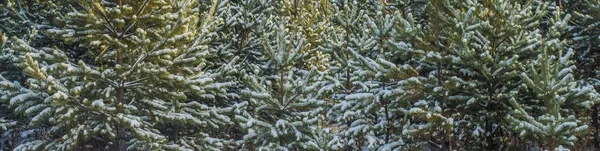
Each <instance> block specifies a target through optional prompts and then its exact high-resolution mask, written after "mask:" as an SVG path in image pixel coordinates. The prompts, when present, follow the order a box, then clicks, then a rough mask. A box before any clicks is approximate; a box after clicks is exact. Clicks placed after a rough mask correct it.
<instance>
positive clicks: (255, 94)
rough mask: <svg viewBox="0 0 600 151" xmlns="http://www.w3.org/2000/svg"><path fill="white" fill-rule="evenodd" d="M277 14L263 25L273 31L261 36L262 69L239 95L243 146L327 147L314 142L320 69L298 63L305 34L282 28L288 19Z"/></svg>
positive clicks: (319, 128) (247, 79)
mask: <svg viewBox="0 0 600 151" xmlns="http://www.w3.org/2000/svg"><path fill="white" fill-rule="evenodd" d="M273 18H275V17H273ZM277 18H278V19H269V20H267V22H266V24H267V25H265V26H268V27H271V29H272V30H271V31H269V32H267V33H264V35H263V36H262V38H263V39H261V42H262V47H261V48H262V50H263V54H264V56H262V57H261V58H260V61H262V62H258V63H257V64H259V65H260V67H261V68H260V69H256V70H255V71H254V73H252V74H248V75H246V76H245V77H244V84H245V85H246V87H247V88H246V89H244V90H242V98H244V99H247V100H248V103H249V109H250V110H249V112H250V114H248V115H245V116H237V120H239V121H241V123H240V126H241V127H242V128H243V129H244V130H245V132H246V135H245V136H244V139H243V140H242V141H243V142H244V148H246V147H247V148H250V149H255V150H269V149H277V150H298V149H300V150H325V148H324V147H325V146H319V143H318V142H317V141H319V140H322V139H319V138H317V137H318V136H322V135H320V134H318V133H322V132H323V130H322V129H323V128H324V127H322V126H321V125H320V124H318V121H322V120H323V116H322V114H320V112H321V110H322V105H323V103H324V102H323V100H321V99H320V98H319V96H318V95H317V93H315V92H316V91H317V90H318V87H317V85H316V84H315V83H316V82H317V81H315V80H316V78H318V75H319V74H318V72H317V71H316V68H315V67H313V68H311V69H303V68H299V67H297V65H298V62H299V60H301V59H304V58H305V56H306V55H305V54H306V53H301V52H300V50H301V49H302V47H304V46H305V43H304V41H305V39H304V38H302V35H301V34H300V33H297V32H292V31H291V30H290V29H289V28H287V27H285V25H286V23H287V21H288V19H289V18H287V17H277ZM274 20H276V21H274Z"/></svg>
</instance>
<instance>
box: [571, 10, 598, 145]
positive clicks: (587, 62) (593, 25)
mask: <svg viewBox="0 0 600 151" xmlns="http://www.w3.org/2000/svg"><path fill="white" fill-rule="evenodd" d="M564 6H566V13H568V14H570V15H571V16H573V18H572V19H571V22H570V24H569V27H568V28H567V29H568V36H569V39H571V40H570V41H569V47H570V48H572V49H573V51H574V53H575V55H574V57H573V59H574V60H575V61H576V62H575V65H576V66H577V71H573V72H574V73H573V74H574V76H575V78H576V79H580V80H584V81H586V82H589V83H590V84H592V85H593V86H594V88H595V89H596V90H598V89H600V82H599V80H600V76H599V74H598V69H597V67H598V65H599V64H598V63H599V59H600V55H599V53H598V52H599V50H600V38H599V37H598V35H600V30H599V29H598V26H599V25H600V17H599V16H600V1H597V0H583V1H566V2H564ZM592 108H593V109H592V112H591V115H590V116H591V118H592V121H591V126H592V127H593V130H594V131H593V132H594V137H593V139H594V140H593V142H588V143H592V144H594V148H596V149H598V148H600V124H599V122H600V115H599V114H598V111H599V110H600V105H595V106H593V107H592Z"/></svg>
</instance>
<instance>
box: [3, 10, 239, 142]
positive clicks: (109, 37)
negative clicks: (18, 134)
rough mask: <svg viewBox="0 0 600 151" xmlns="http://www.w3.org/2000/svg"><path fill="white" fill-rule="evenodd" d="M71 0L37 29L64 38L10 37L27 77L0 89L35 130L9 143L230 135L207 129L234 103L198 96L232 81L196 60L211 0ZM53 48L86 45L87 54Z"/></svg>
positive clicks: (214, 21) (212, 22)
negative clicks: (53, 22) (36, 41)
mask: <svg viewBox="0 0 600 151" xmlns="http://www.w3.org/2000/svg"><path fill="white" fill-rule="evenodd" d="M72 4H78V5H71V6H73V8H74V9H72V10H71V12H69V13H66V14H63V15H65V17H64V18H62V19H60V20H59V22H60V23H62V26H60V27H57V28H54V29H48V30H44V31H40V32H44V33H45V34H48V35H49V36H50V37H52V38H53V39H56V40H58V41H61V42H64V43H68V44H76V45H74V47H71V48H61V47H57V46H56V45H52V44H49V45H43V46H35V45H31V44H30V43H28V41H25V40H22V39H19V38H17V37H13V38H11V44H10V46H9V47H10V48H9V49H10V50H13V51H15V52H18V53H19V54H20V57H19V60H20V61H21V67H22V68H23V69H25V72H26V73H27V75H28V76H30V77H31V78H29V79H27V82H26V86H22V87H20V88H16V89H15V90H17V94H15V95H5V96H4V97H6V98H7V99H8V100H10V105H11V107H12V108H14V111H15V113H16V114H19V115H20V116H24V117H27V119H26V120H23V121H22V122H25V123H27V125H28V127H27V128H28V129H36V128H38V129H39V131H40V132H39V133H40V135H42V136H41V137H35V138H31V139H28V140H26V141H24V142H23V143H22V144H20V145H19V146H18V147H17V148H16V149H17V150H38V149H48V150H81V149H89V148H100V149H112V150H126V149H130V150H155V149H178V150H194V149H195V150H220V149H223V148H224V147H227V146H228V143H232V141H231V140H229V139H227V138H224V137H225V136H224V135H222V134H219V133H217V132H219V127H220V126H222V125H227V124H232V123H231V121H230V120H229V117H228V116H227V115H226V114H228V113H229V112H230V111H232V110H236V108H237V106H232V107H226V106H225V107H223V106H215V105H211V106H208V105H207V104H210V103H211V102H218V101H220V100H219V99H218V98H220V97H224V98H226V97H228V95H229V94H227V92H226V91H225V89H224V88H225V87H227V86H229V85H231V84H232V83H231V82H219V79H221V78H223V77H226V76H227V75H228V74H229V70H230V69H231V67H227V66H222V67H220V68H215V69H210V70H206V69H205V68H204V66H205V65H206V63H205V60H204V59H203V58H204V57H205V56H206V55H207V54H208V51H207V45H210V43H211V37H213V36H215V34H214V30H215V29H216V27H217V26H218V25H219V24H220V23H221V22H222V20H221V19H219V17H218V16H216V15H217V14H215V10H217V9H218V8H217V7H218V6H220V7H222V6H223V5H222V4H221V3H219V1H213V2H212V3H211V7H210V9H206V10H199V9H198V8H197V7H198V4H199V3H198V1H194V0H189V1H172V2H165V1H155V0H145V1H139V2H132V1H119V2H109V1H102V2H100V1H79V2H78V3H72ZM62 49H66V50H68V49H86V50H88V51H86V55H88V56H89V58H88V59H80V58H74V57H73V56H71V55H68V54H66V50H62ZM5 83H6V81H5ZM13 85H14V86H18V84H16V83H15V84H13ZM221 104H228V103H223V102H221ZM229 105H231V104H229ZM40 128H41V129H40Z"/></svg>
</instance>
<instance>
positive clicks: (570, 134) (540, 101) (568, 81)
mask: <svg viewBox="0 0 600 151" xmlns="http://www.w3.org/2000/svg"><path fill="white" fill-rule="evenodd" d="M562 16H563V14H562V12H561V11H560V8H556V9H555V10H554V11H553V12H552V18H549V20H548V22H549V23H550V25H552V26H550V28H548V32H547V33H546V34H544V35H543V37H542V38H543V39H541V41H540V44H539V45H537V47H536V48H537V49H538V51H539V52H540V53H539V54H538V58H537V59H536V60H534V61H531V62H529V61H528V62H523V63H519V66H520V68H521V69H522V71H523V72H522V73H521V74H520V77H521V78H522V81H523V82H522V84H521V86H520V87H519V89H520V90H519V91H516V90H515V91H513V94H518V96H519V97H515V96H513V98H511V99H510V104H512V106H513V107H514V110H513V111H512V112H511V114H510V115H508V117H507V120H508V122H509V124H510V125H511V126H512V127H513V128H514V129H515V131H516V132H517V133H519V135H520V136H521V137H524V138H527V140H529V141H530V142H533V143H537V146H538V147H540V148H543V149H545V150H555V149H559V148H569V147H573V145H574V143H575V141H577V140H578V137H580V136H581V135H582V134H585V132H586V131H587V130H588V126H587V125H586V124H585V117H581V116H579V115H578V114H577V113H578V112H579V111H578V110H583V111H586V110H587V109H589V108H590V107H592V106H593V105H594V104H596V103H597V102H598V97H599V95H598V93H597V92H596V91H595V90H594V87H593V86H592V85H588V84H586V83H583V82H578V81H577V80H575V79H574V76H573V74H572V73H573V72H574V70H575V68H576V67H575V66H574V65H573V61H572V60H571V57H572V56H573V54H574V53H573V51H572V50H570V49H569V48H567V47H566V40H564V39H563V38H562V37H561V36H562V34H563V33H564V31H565V30H564V29H565V28H566V27H567V24H568V21H569V18H570V15H568V14H567V15H566V16H565V17H564V18H563V17H562ZM564 50H568V51H567V52H566V53H565V52H563V51H564Z"/></svg>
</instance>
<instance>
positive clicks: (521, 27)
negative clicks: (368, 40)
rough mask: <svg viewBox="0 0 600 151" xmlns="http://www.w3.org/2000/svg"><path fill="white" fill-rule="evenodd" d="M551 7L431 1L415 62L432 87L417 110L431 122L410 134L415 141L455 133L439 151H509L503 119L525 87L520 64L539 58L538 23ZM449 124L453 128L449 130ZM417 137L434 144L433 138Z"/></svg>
mask: <svg viewBox="0 0 600 151" xmlns="http://www.w3.org/2000/svg"><path fill="white" fill-rule="evenodd" d="M547 6H548V4H547V3H537V2H529V3H516V2H511V1H488V0H484V1H461V2H453V1H438V2H430V3H428V4H427V7H428V8H429V9H430V10H431V11H429V12H428V15H427V16H428V19H427V20H426V22H427V24H426V25H425V26H424V29H423V30H424V31H423V32H421V34H417V36H416V37H417V38H416V39H415V40H414V41H413V43H415V45H416V46H415V48H417V49H415V50H416V51H413V52H411V53H412V54H413V55H410V56H418V57H417V58H422V59H421V60H420V64H419V65H418V69H419V70H420V72H421V73H422V74H423V78H422V80H423V81H422V82H423V83H425V84H424V86H425V87H428V88H427V89H428V90H424V91H426V93H427V94H428V95H426V97H424V98H423V101H422V102H418V103H417V104H415V106H416V107H417V108H414V110H411V111H414V113H415V115H420V117H421V118H422V119H425V120H426V121H429V122H424V123H423V122H421V123H420V124H419V123H415V124H414V125H413V126H411V127H412V128H411V129H413V130H407V131H406V132H410V133H407V134H409V137H419V136H421V137H422V136H429V137H431V136H432V135H434V134H435V133H436V132H435V131H436V130H434V129H436V127H437V129H441V130H439V131H446V130H450V131H449V132H450V133H453V134H450V135H447V136H445V137H446V138H444V139H446V140H437V141H434V142H436V143H441V142H445V143H446V146H443V144H439V145H438V146H442V147H450V146H447V145H455V146H456V147H457V148H465V149H467V148H468V149H471V150H482V149H487V150H493V149H497V148H498V147H510V146H509V145H507V143H508V142H504V141H508V140H507V139H502V138H503V137H504V138H506V137H505V136H510V135H511V134H510V131H508V132H507V131H506V129H505V128H504V126H506V125H503V124H502V123H503V122H502V121H503V120H504V119H503V117H504V115H506V114H507V112H506V109H507V107H509V104H508V103H506V102H507V100H508V99H509V98H510V97H509V96H511V95H510V91H512V90H513V89H515V88H516V87H517V86H518V84H519V77H518V74H517V73H518V72H520V71H519V70H518V67H517V66H516V63H517V62H518V61H520V60H530V59H531V58H532V57H534V56H533V55H531V54H535V53H534V52H533V51H531V49H532V47H533V46H535V45H536V44H537V41H536V40H535V39H536V35H537V34H538V33H539V32H541V31H537V28H538V27H537V25H539V22H541V19H542V17H544V16H545V15H546V12H545V10H546V8H547ZM439 100H444V101H439ZM436 104H437V105H436ZM419 106H421V107H419ZM436 117H437V118H438V120H434V119H435V118H436ZM428 118H432V119H428ZM449 119H453V120H454V121H453V123H454V124H453V125H447V126H443V125H444V123H445V122H446V123H449V122H451V121H448V120H449ZM436 125H437V126H436ZM419 129H421V130H419ZM442 133H448V132H442ZM433 138H435V137H433ZM418 139H419V140H422V141H424V143H423V144H428V143H429V142H427V141H429V139H430V138H427V137H425V138H418ZM448 139H450V140H448ZM449 141H450V142H449ZM416 145H419V144H416Z"/></svg>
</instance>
